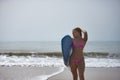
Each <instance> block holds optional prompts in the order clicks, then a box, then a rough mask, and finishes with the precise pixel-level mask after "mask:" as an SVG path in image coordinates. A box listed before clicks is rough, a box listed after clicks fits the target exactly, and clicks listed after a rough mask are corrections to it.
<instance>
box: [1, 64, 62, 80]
mask: <svg viewBox="0 0 120 80" xmlns="http://www.w3.org/2000/svg"><path fill="white" fill-rule="evenodd" d="M60 70H61V69H60V68H57V67H37V66H0V80H47V78H48V77H50V76H52V75H55V74H57V73H58V71H59V72H60Z"/></svg>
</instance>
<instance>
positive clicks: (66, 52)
mask: <svg viewBox="0 0 120 80" xmlns="http://www.w3.org/2000/svg"><path fill="white" fill-rule="evenodd" d="M61 48H62V54H63V61H64V64H65V65H66V66H69V59H70V56H71V51H72V38H71V37H70V36H69V35H66V36H64V37H63V38H62V40H61Z"/></svg>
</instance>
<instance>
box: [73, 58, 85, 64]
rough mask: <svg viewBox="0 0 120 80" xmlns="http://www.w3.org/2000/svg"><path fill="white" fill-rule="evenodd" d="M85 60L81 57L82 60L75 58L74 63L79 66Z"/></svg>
mask: <svg viewBox="0 0 120 80" xmlns="http://www.w3.org/2000/svg"><path fill="white" fill-rule="evenodd" d="M83 60H84V58H83V57H81V58H74V59H73V62H74V63H75V64H79V63H81V62H83Z"/></svg>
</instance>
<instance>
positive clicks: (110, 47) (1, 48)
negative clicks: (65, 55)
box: [0, 41, 120, 67]
mask: <svg viewBox="0 0 120 80" xmlns="http://www.w3.org/2000/svg"><path fill="white" fill-rule="evenodd" d="M84 51H85V52H92V55H91V54H89V53H88V54H87V55H88V56H85V62H86V67H120V42H88V43H87V44H86V46H85V49H84ZM9 52H10V53H12V52H14V53H15V52H16V53H17V52H19V53H24V54H25V53H28V52H29V53H33V54H34V53H38V52H39V53H42V52H61V43H60V42H58V41H48V42H45V41H43V42H0V53H9ZM94 53H95V54H94ZM98 53H99V54H98ZM106 53H107V56H105V55H104V54H106ZM100 54H101V55H102V57H101V55H100ZM95 55H97V56H95ZM89 56H90V57H89ZM0 65H2V66H15V65H19V66H54V67H65V66H64V63H63V59H62V57H57V56H53V57H49V56H42V57H37V56H36V57H35V56H7V55H0Z"/></svg>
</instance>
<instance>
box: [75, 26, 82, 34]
mask: <svg viewBox="0 0 120 80" xmlns="http://www.w3.org/2000/svg"><path fill="white" fill-rule="evenodd" d="M73 30H75V31H77V32H79V34H80V36H82V33H81V32H82V30H81V29H80V28H79V27H76V28H74V29H73Z"/></svg>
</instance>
